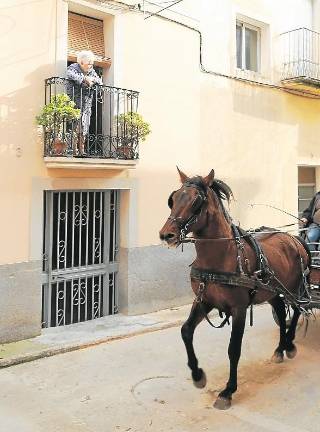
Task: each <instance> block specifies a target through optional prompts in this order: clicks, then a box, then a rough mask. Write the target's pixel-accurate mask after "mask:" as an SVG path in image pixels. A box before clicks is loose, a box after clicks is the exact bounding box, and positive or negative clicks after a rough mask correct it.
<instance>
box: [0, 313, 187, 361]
mask: <svg viewBox="0 0 320 432" xmlns="http://www.w3.org/2000/svg"><path fill="white" fill-rule="evenodd" d="M190 308H191V306H190V305H186V306H180V307H176V308H171V309H165V310H161V311H158V312H153V313H149V314H144V315H136V316H127V315H122V314H118V315H113V316H106V317H103V318H99V319H95V320H92V321H87V322H82V323H79V324H74V325H72V326H65V327H53V328H48V329H43V330H42V334H41V336H38V337H35V338H32V339H27V340H23V341H19V342H14V343H9V344H0V369H1V368H4V367H9V366H13V365H16V364H20V363H25V362H28V361H32V360H36V359H39V358H42V357H50V356H52V355H56V354H61V353H65V352H69V351H74V350H77V349H82V348H86V347H89V346H93V345H99V344H101V343H105V342H109V341H111V340H114V339H121V338H126V337H130V336H133V335H137V334H141V333H148V332H152V331H156V330H161V329H165V328H170V327H172V326H177V325H181V324H182V323H183V322H184V321H185V319H186V318H187V316H188V314H189V311H190Z"/></svg>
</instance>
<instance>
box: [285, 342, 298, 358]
mask: <svg viewBox="0 0 320 432" xmlns="http://www.w3.org/2000/svg"><path fill="white" fill-rule="evenodd" d="M286 355H287V357H288V359H290V360H291V359H293V358H295V356H296V355H297V348H296V346H295V345H293V349H292V350H290V351H289V350H286Z"/></svg>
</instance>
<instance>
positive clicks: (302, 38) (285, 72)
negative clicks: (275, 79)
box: [280, 28, 320, 94]
mask: <svg viewBox="0 0 320 432" xmlns="http://www.w3.org/2000/svg"><path fill="white" fill-rule="evenodd" d="M280 37H281V44H282V56H283V57H282V59H283V60H282V65H281V82H282V84H283V85H284V86H285V87H287V88H290V89H293V90H295V89H297V90H304V91H306V92H312V93H319V94H320V33H318V32H316V31H313V30H309V29H307V28H298V29H295V30H291V31H288V32H286V33H282V34H281V36H280Z"/></svg>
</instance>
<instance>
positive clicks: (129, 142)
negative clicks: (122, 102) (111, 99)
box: [115, 112, 151, 159]
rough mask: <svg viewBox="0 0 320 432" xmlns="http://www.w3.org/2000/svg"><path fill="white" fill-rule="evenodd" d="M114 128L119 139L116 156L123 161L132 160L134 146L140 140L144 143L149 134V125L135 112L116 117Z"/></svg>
mask: <svg viewBox="0 0 320 432" xmlns="http://www.w3.org/2000/svg"><path fill="white" fill-rule="evenodd" d="M115 128H116V131H115V132H116V134H117V136H118V137H120V138H121V140H120V145H119V146H118V149H117V156H118V157H123V158H125V159H133V158H134V156H135V149H136V145H137V144H138V142H139V141H140V140H141V141H145V139H146V137H147V136H148V135H149V133H150V132H151V129H150V125H149V124H148V123H147V122H146V121H145V120H144V119H143V117H142V115H141V114H138V113H136V112H127V113H125V114H119V115H118V116H116V119H115Z"/></svg>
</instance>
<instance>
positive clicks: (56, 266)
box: [42, 190, 119, 327]
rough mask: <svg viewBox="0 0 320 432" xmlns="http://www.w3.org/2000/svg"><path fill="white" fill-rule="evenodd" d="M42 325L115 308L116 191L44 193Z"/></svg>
mask: <svg viewBox="0 0 320 432" xmlns="http://www.w3.org/2000/svg"><path fill="white" fill-rule="evenodd" d="M44 201H45V206H44V208H45V211H44V235H43V237H44V242H43V252H44V254H43V257H44V259H43V276H44V280H43V285H42V324H43V327H56V326H61V325H67V324H73V323H78V322H81V321H87V320H92V319H95V318H99V317H102V316H105V315H111V314H114V313H117V312H118V290H117V271H118V263H117V252H118V236H119V220H118V219H119V218H118V215H119V193H118V191H115V190H109V191H47V192H45V195H44Z"/></svg>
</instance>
